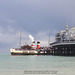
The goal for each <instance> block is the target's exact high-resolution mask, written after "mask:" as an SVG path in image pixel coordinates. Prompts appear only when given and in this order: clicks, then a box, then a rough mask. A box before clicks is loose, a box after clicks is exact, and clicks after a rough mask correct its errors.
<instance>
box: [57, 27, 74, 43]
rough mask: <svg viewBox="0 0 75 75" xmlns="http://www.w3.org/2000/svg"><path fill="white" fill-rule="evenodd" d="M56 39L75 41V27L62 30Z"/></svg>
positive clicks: (58, 40) (59, 40)
mask: <svg viewBox="0 0 75 75" xmlns="http://www.w3.org/2000/svg"><path fill="white" fill-rule="evenodd" d="M56 41H57V42H62V41H75V27H73V28H71V29H66V30H62V31H60V32H59V33H57V34H56Z"/></svg>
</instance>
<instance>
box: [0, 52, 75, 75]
mask: <svg viewBox="0 0 75 75" xmlns="http://www.w3.org/2000/svg"><path fill="white" fill-rule="evenodd" d="M0 75H75V57H74V56H51V55H25V56H11V55H10V54H8V53H0Z"/></svg>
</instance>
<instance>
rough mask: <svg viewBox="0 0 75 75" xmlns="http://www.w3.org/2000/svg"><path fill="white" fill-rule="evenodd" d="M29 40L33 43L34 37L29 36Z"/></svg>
mask: <svg viewBox="0 0 75 75" xmlns="http://www.w3.org/2000/svg"><path fill="white" fill-rule="evenodd" d="M29 38H30V40H31V41H32V42H33V41H34V37H33V36H32V35H31V34H30V35H29Z"/></svg>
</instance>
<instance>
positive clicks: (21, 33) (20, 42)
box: [19, 31, 22, 48]
mask: <svg viewBox="0 0 75 75" xmlns="http://www.w3.org/2000/svg"><path fill="white" fill-rule="evenodd" d="M21 35H22V31H21V32H20V41H19V48H21Z"/></svg>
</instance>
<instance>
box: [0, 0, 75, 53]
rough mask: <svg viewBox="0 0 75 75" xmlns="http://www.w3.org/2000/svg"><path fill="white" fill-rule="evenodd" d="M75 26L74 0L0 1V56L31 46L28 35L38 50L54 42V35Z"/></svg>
mask: <svg viewBox="0 0 75 75" xmlns="http://www.w3.org/2000/svg"><path fill="white" fill-rule="evenodd" d="M66 25H68V26H69V28H71V27H74V25H75V0H0V52H7V53H9V52H10V48H16V47H19V41H20V33H21V44H22V45H24V44H25V43H27V44H29V45H31V44H32V42H31V40H30V39H29V35H30V34H31V35H32V36H33V37H34V39H35V41H36V42H37V41H40V42H41V43H40V44H41V46H48V40H49V35H50V42H54V41H55V35H56V33H58V32H60V31H61V30H64V29H65V27H66Z"/></svg>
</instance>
